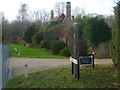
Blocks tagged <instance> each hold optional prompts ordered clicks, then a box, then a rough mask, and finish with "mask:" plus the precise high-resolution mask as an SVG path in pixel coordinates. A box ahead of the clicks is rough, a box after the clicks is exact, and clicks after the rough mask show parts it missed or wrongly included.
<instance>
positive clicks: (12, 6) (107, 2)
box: [0, 0, 116, 20]
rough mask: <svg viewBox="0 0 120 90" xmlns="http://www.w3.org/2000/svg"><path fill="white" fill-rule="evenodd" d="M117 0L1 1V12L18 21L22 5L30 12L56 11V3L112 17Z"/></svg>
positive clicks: (9, 18)
mask: <svg viewBox="0 0 120 90" xmlns="http://www.w3.org/2000/svg"><path fill="white" fill-rule="evenodd" d="M113 1H116V0H0V11H2V12H4V15H5V17H6V18H7V19H8V20H14V19H16V16H17V15H18V9H19V7H20V4H21V3H25V4H27V5H28V10H29V11H33V10H36V9H47V11H48V12H50V11H51V10H53V9H54V6H55V3H56V2H71V8H72V9H73V8H75V7H80V8H81V9H83V10H85V13H87V14H88V13H97V14H101V15H108V16H109V15H112V14H113V7H114V6H115V2H113Z"/></svg>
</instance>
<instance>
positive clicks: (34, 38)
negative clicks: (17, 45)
mask: <svg viewBox="0 0 120 90" xmlns="http://www.w3.org/2000/svg"><path fill="white" fill-rule="evenodd" d="M31 40H32V45H33V47H34V48H40V42H41V41H42V40H43V33H42V32H40V33H36V34H34V35H33V36H32V39H31Z"/></svg>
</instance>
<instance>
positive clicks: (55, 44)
mask: <svg viewBox="0 0 120 90" xmlns="http://www.w3.org/2000/svg"><path fill="white" fill-rule="evenodd" d="M64 47H66V44H65V43H64V42H63V41H60V40H53V41H51V43H50V49H51V50H52V52H53V54H58V53H59V52H60V50H62V49H63V48H64Z"/></svg>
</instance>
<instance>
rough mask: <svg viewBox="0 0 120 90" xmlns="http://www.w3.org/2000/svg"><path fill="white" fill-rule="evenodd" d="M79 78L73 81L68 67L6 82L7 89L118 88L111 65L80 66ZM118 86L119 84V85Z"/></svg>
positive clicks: (116, 77) (31, 74)
mask: <svg viewBox="0 0 120 90" xmlns="http://www.w3.org/2000/svg"><path fill="white" fill-rule="evenodd" d="M80 74H81V78H80V80H79V81H75V79H74V76H72V75H71V68H70V67H61V68H55V69H50V70H45V71H38V72H34V73H30V74H29V76H28V79H25V77H24V76H23V75H22V76H17V77H15V78H13V79H11V80H9V81H8V84H7V86H6V87H7V88H118V74H117V73H116V72H115V71H114V68H113V66H112V64H107V65H95V69H93V68H92V66H90V65H89V66H86V65H84V66H81V71H80ZM119 85H120V84H119Z"/></svg>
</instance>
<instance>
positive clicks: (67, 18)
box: [66, 2, 72, 23]
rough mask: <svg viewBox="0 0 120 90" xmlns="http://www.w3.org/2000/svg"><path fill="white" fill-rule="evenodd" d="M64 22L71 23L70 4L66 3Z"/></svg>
mask: <svg viewBox="0 0 120 90" xmlns="http://www.w3.org/2000/svg"><path fill="white" fill-rule="evenodd" d="M66 22H67V23H71V22H72V21H71V4H70V2H67V6H66Z"/></svg>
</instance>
